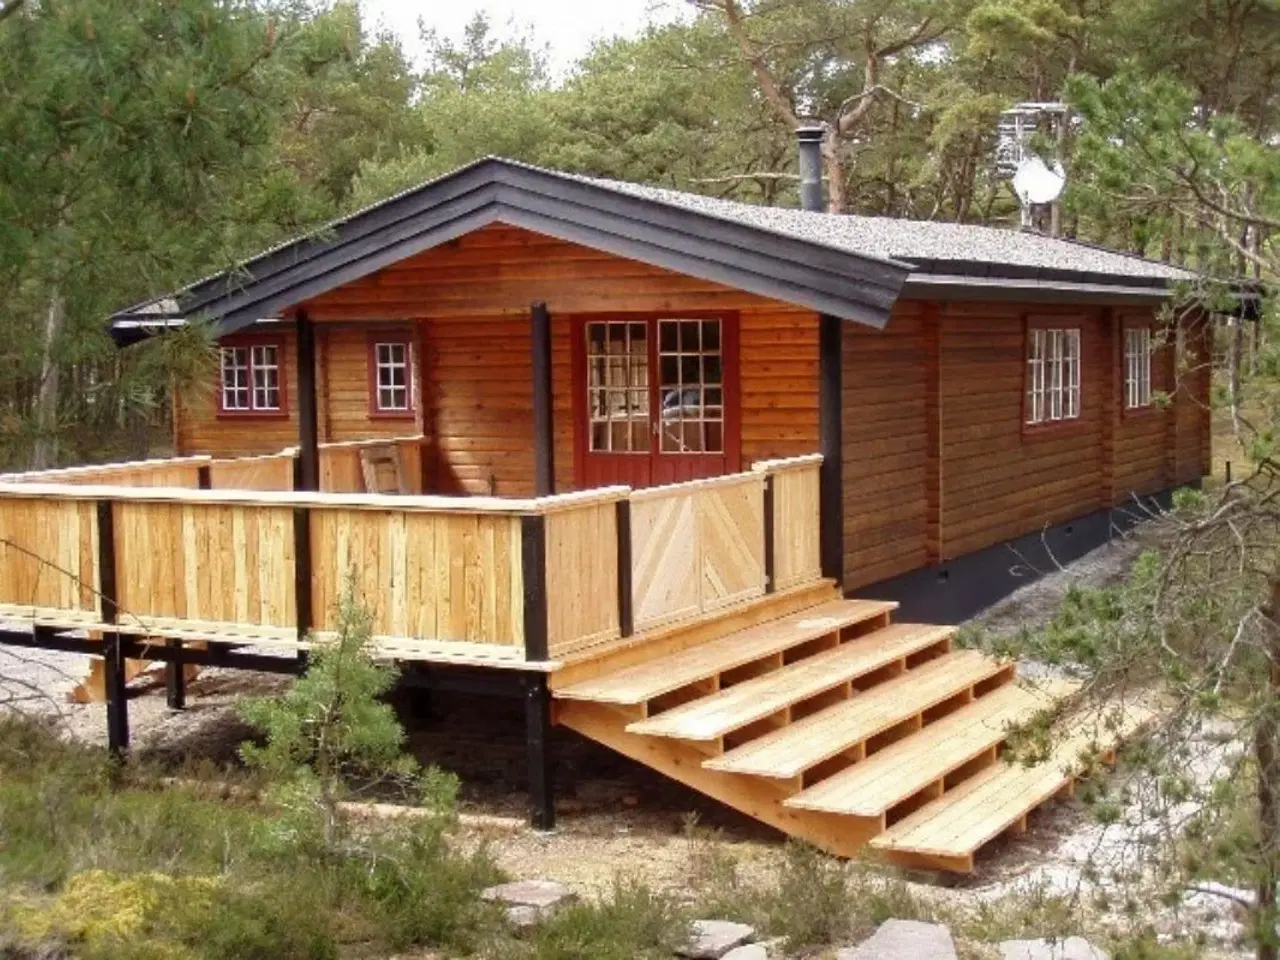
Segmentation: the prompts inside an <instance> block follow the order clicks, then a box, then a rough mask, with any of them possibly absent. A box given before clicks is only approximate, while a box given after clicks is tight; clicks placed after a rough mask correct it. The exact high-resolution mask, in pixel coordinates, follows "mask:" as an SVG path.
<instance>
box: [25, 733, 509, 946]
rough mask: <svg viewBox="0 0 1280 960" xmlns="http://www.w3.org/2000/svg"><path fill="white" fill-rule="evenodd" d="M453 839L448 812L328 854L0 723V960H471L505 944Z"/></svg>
mask: <svg viewBox="0 0 1280 960" xmlns="http://www.w3.org/2000/svg"><path fill="white" fill-rule="evenodd" d="M451 824H452V810H451V808H448V807H446V808H443V809H441V810H439V811H436V812H435V813H433V814H432V815H430V816H425V817H421V818H417V819H407V818H406V819H404V820H398V821H396V822H394V823H390V824H373V825H367V826H365V827H363V828H362V832H361V833H360V834H359V835H358V836H353V837H352V838H351V842H350V843H349V845H348V846H347V847H346V848H344V849H330V848H326V847H325V846H324V845H323V844H318V843H316V842H315V838H316V831H315V830H313V829H308V828H307V827H306V824H305V818H304V817H300V815H299V813H298V811H297V810H296V809H290V808H289V807H288V806H287V804H282V803H279V802H267V801H263V802H259V801H256V800H246V799H220V798H219V797H218V796H217V791H216V790H213V789H209V788H207V787H206V786H205V785H202V784H200V783H198V782H192V783H185V782H183V783H179V784H172V783H170V784H168V785H166V784H165V783H164V781H163V778H162V777H160V776H159V772H158V771H154V770H146V769H142V768H140V767H136V766H126V767H117V766H115V765H113V764H111V763H110V762H108V761H107V760H106V758H105V756H104V755H103V753H102V751H100V750H96V749H91V748H86V747H80V746H76V745H73V744H67V743H64V742H61V741H59V740H58V739H57V738H55V737H54V736H53V734H52V733H51V732H50V731H49V730H47V729H44V728H41V727H40V726H38V725H33V724H30V723H27V722H23V721H18V720H3V719H0V929H3V930H5V931H6V935H7V937H8V940H9V943H7V944H6V947H5V949H6V951H7V953H6V954H5V955H10V954H12V955H15V956H22V955H23V951H25V952H27V953H28V954H30V955H38V954H37V951H38V950H41V949H46V948H48V947H49V945H51V944H65V945H67V947H68V948H69V949H70V950H71V951H72V952H73V953H74V955H75V956H83V957H90V958H104V960H115V958H117V957H120V958H122V957H126V956H128V957H140V956H141V957H150V956H155V957H164V958H173V960H183V958H213V960H222V958H228V960H229V958H232V957H236V958H254V957H262V958H267V957H283V958H286V960H288V958H293V957H297V958H311V957H315V958H321V960H323V958H326V957H335V956H338V955H339V953H340V952H347V950H348V948H351V947H360V948H363V949H377V950H396V949H406V948H412V947H419V946H425V947H434V948H441V949H445V950H448V951H449V952H451V953H454V954H467V953H473V952H477V951H481V950H483V949H484V947H485V945H486V944H487V943H488V942H489V941H490V940H491V939H493V938H494V937H500V936H502V935H504V933H505V928H504V924H503V922H502V919H501V916H500V914H499V913H497V912H495V910H494V909H493V908H492V907H491V906H490V905H488V904H485V903H483V902H482V901H481V900H480V898H479V892H480V890H481V889H482V888H483V887H485V886H487V885H489V884H491V883H494V882H497V881H498V880H500V879H501V876H500V873H499V871H498V870H497V868H496V867H495V866H494V864H493V862H492V859H491V858H490V857H489V856H488V854H487V853H486V852H485V851H484V850H483V849H481V850H478V851H476V852H472V853H466V854H464V853H461V852H459V851H458V850H456V849H455V846H454V844H453V843H452V842H451V841H450V838H449V833H448V828H449V826H450V825H451Z"/></svg>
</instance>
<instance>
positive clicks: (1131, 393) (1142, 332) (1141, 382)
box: [1123, 324, 1152, 411]
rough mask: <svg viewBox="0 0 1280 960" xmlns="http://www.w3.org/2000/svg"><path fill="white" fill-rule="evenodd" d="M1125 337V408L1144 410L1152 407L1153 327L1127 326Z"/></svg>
mask: <svg viewBox="0 0 1280 960" xmlns="http://www.w3.org/2000/svg"><path fill="white" fill-rule="evenodd" d="M1123 336H1124V408H1125V410H1126V411H1136V410H1143V409H1145V408H1147V407H1150V406H1151V351H1152V337H1151V327H1150V326H1149V325H1147V324H1134V325H1132V326H1130V325H1127V324H1126V325H1125V327H1124V330H1123Z"/></svg>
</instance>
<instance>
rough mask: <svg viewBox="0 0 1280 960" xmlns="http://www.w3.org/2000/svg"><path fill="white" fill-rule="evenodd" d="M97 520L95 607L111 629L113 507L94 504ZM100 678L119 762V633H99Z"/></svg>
mask: <svg viewBox="0 0 1280 960" xmlns="http://www.w3.org/2000/svg"><path fill="white" fill-rule="evenodd" d="M97 514H98V516H97V520H98V582H97V584H96V587H97V590H98V603H99V605H100V607H101V610H102V618H101V619H102V622H103V623H105V624H109V625H114V624H115V623H116V622H117V620H118V619H119V616H120V611H119V606H118V598H119V595H118V592H117V587H116V523H115V507H114V504H113V503H112V502H111V501H110V500H99V501H98V502H97ZM102 678H103V687H104V690H105V693H106V700H107V750H108V751H109V752H110V754H111V755H112V756H113V757H115V758H117V759H120V758H123V757H124V755H125V753H126V751H128V749H129V691H128V689H127V688H126V681H127V678H126V676H125V670H124V653H123V651H122V650H121V647H120V633H119V631H117V630H104V631H103V633H102Z"/></svg>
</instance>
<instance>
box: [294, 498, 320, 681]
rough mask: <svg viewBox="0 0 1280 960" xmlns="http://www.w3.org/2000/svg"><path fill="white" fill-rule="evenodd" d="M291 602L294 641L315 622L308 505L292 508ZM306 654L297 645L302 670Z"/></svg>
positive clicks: (308, 631) (304, 637)
mask: <svg viewBox="0 0 1280 960" xmlns="http://www.w3.org/2000/svg"><path fill="white" fill-rule="evenodd" d="M293 602H294V606H295V608H296V609H295V611H294V623H295V624H296V626H297V630H298V643H303V642H304V641H306V639H307V635H308V634H309V633H311V629H312V627H314V626H315V611H314V610H313V609H312V596H311V510H310V508H309V507H300V506H299V507H294V508H293ZM308 660H309V657H308V655H307V651H306V650H304V649H302V648H301V647H299V648H298V666H299V670H300V671H301V670H305V669H306V667H307V663H308Z"/></svg>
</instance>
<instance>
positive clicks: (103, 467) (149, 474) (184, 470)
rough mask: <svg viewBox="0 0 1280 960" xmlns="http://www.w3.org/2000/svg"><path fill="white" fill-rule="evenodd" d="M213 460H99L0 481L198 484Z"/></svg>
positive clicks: (8, 476)
mask: <svg viewBox="0 0 1280 960" xmlns="http://www.w3.org/2000/svg"><path fill="white" fill-rule="evenodd" d="M212 462H213V461H212V460H210V458H209V457H206V456H195V457H174V458H170V459H167V460H133V461H130V462H127V463H100V464H93V465H90V466H84V467H61V468H58V469H55V470H31V471H28V472H26V473H0V483H59V484H64V483H69V484H75V485H77V486H78V485H81V484H89V483H92V484H103V485H110V486H116V487H184V488H188V489H196V488H198V487H200V485H201V470H202V468H206V467H208V466H209V465H210V464H211V463H212Z"/></svg>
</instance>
